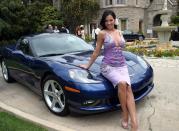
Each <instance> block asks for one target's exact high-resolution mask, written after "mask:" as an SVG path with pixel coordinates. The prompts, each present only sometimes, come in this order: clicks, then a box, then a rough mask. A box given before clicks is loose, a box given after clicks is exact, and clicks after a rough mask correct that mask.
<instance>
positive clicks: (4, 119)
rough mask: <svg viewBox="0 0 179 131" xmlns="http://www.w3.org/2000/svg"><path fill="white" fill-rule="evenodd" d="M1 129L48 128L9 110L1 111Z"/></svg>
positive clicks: (38, 130) (30, 130)
mask: <svg viewBox="0 0 179 131" xmlns="http://www.w3.org/2000/svg"><path fill="white" fill-rule="evenodd" d="M0 131H47V129H44V128H42V127H40V126H38V125H36V124H34V123H31V122H29V121H26V120H23V119H20V118H18V117H16V116H14V115H12V114H9V113H7V112H0Z"/></svg>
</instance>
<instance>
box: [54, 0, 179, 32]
mask: <svg viewBox="0 0 179 131" xmlns="http://www.w3.org/2000/svg"><path fill="white" fill-rule="evenodd" d="M54 1H56V2H58V3H55V4H54V5H58V4H59V3H60V0H54ZM97 1H98V2H99V5H100V11H99V17H98V18H97V19H96V20H93V21H92V22H91V23H90V24H89V25H88V26H85V28H86V30H88V31H89V32H91V28H92V26H93V25H98V24H99V22H100V19H101V16H102V13H103V11H104V10H106V9H110V10H113V11H114V12H115V14H116V17H117V18H118V20H119V25H118V29H120V30H122V31H124V30H131V31H133V32H141V33H143V34H144V35H147V34H148V33H152V27H153V26H158V25H160V24H161V20H160V16H161V10H162V9H163V6H164V1H165V0H97ZM178 6H179V5H177V0H167V8H168V10H171V14H170V15H175V14H176V13H177V12H178V10H177V9H178Z"/></svg>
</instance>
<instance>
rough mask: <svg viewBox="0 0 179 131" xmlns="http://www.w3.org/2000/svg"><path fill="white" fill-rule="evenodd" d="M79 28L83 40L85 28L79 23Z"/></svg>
mask: <svg viewBox="0 0 179 131" xmlns="http://www.w3.org/2000/svg"><path fill="white" fill-rule="evenodd" d="M80 29H81V38H82V39H83V40H85V30H84V25H80Z"/></svg>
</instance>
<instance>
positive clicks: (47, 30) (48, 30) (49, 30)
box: [45, 24, 54, 33]
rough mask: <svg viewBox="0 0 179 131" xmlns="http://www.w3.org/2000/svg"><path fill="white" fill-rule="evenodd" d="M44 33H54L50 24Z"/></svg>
mask: <svg viewBox="0 0 179 131" xmlns="http://www.w3.org/2000/svg"><path fill="white" fill-rule="evenodd" d="M45 32H47V33H54V30H53V27H52V25H51V24H49V25H48V26H47V29H46V30H45Z"/></svg>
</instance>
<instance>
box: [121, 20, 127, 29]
mask: <svg viewBox="0 0 179 131" xmlns="http://www.w3.org/2000/svg"><path fill="white" fill-rule="evenodd" d="M120 23H121V30H122V31H124V30H127V19H121V20H120Z"/></svg>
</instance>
